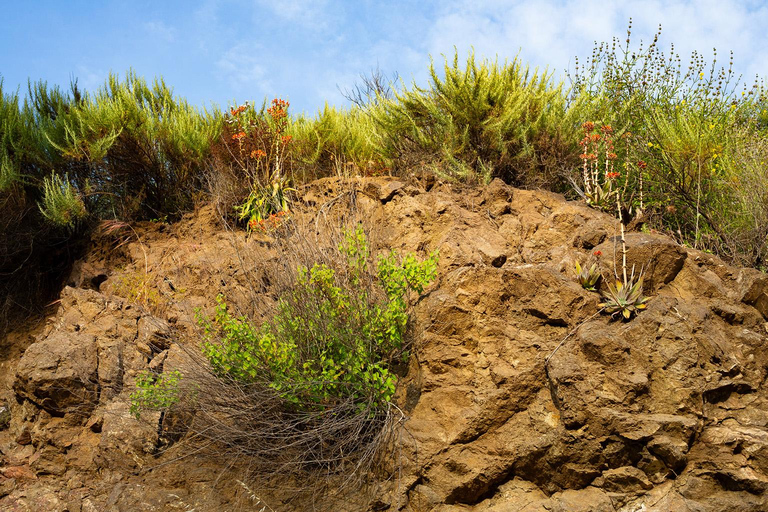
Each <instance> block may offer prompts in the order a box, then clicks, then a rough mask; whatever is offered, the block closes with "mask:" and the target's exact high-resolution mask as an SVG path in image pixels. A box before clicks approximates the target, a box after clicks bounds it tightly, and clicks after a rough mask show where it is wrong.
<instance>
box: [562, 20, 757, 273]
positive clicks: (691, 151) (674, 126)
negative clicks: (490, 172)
mask: <svg viewBox="0 0 768 512" xmlns="http://www.w3.org/2000/svg"><path fill="white" fill-rule="evenodd" d="M630 29H631V23H630ZM630 32H631V30H630ZM629 36H630V33H629V32H628V36H627V40H626V43H625V44H619V42H618V40H616V39H614V41H613V43H600V44H599V45H597V46H596V47H595V50H594V51H593V54H592V57H591V59H590V60H589V61H588V62H587V63H586V65H584V66H582V67H579V65H578V63H577V69H576V73H575V75H574V77H573V82H574V85H573V87H572V89H571V91H570V106H569V110H571V111H572V112H573V115H574V116H576V117H579V118H581V119H582V120H584V121H596V122H598V123H600V124H609V125H611V126H612V127H613V129H614V131H615V133H616V140H619V139H621V140H622V141H625V142H623V143H621V144H617V146H616V149H615V151H616V153H617V154H618V161H619V162H624V167H623V168H619V169H617V170H618V171H620V172H621V177H620V178H619V179H618V180H617V183H618V184H619V186H621V187H622V188H623V189H626V188H627V185H629V189H630V190H629V191H628V194H627V195H626V196H625V199H630V200H629V201H628V207H629V209H630V210H631V211H633V212H635V211H638V209H637V207H638V206H639V199H640V194H639V190H638V189H637V188H638V186H639V183H640V180H639V178H640V177H642V183H643V198H644V210H645V212H644V213H645V218H646V220H647V221H649V222H651V223H653V225H654V227H656V228H658V229H662V230H664V231H667V232H670V233H674V235H675V236H676V237H677V238H678V239H679V241H680V242H683V243H687V244H689V245H691V246H692V247H695V248H700V249H704V250H710V251H713V252H716V253H718V254H720V255H721V256H724V257H726V258H728V259H730V260H732V261H734V262H738V263H743V264H747V265H752V266H757V267H760V266H764V265H765V258H766V256H768V255H767V254H766V252H765V249H766V242H765V241H764V240H763V239H764V237H765V234H766V231H768V228H767V227H766V226H765V219H766V217H765V214H764V212H765V211H766V210H768V199H765V198H764V197H760V196H759V195H756V194H754V193H752V191H754V190H764V189H765V188H766V186H767V185H768V178H766V177H765V173H759V172H755V169H757V168H759V167H761V165H762V162H764V161H765V160H764V158H765V157H764V153H763V152H762V151H761V150H759V149H758V148H760V147H762V146H765V145H766V144H767V143H768V139H767V138H766V134H765V126H766V124H765V123H766V121H767V120H768V114H766V110H765V103H766V99H765V98H766V94H765V91H764V90H763V88H762V87H760V86H759V85H758V84H754V85H753V86H752V87H751V88H748V87H747V86H746V84H744V83H742V82H741V81H740V79H739V78H738V77H737V76H735V75H734V73H733V60H732V59H733V57H732V56H731V61H730V62H729V64H728V65H727V66H718V64H717V54H716V52H715V54H714V56H713V58H712V61H711V62H708V61H707V59H705V58H704V57H703V56H701V55H700V54H698V53H694V54H693V56H692V58H691V61H690V63H689V64H688V66H687V67H684V66H683V65H682V61H681V59H680V57H679V56H678V55H677V54H676V53H675V52H674V48H672V50H671V51H670V52H669V53H665V52H664V51H662V50H661V48H660V47H659V38H660V31H659V33H657V34H656V36H655V37H654V39H653V40H652V41H651V43H650V44H649V45H648V46H647V47H644V46H643V45H642V44H641V45H640V46H639V47H637V48H634V47H633V46H632V45H631V43H630V38H629ZM630 134H631V136H629V135H630ZM627 180H630V181H629V182H627ZM574 181H576V182H580V181H581V180H579V179H578V178H576V177H574Z"/></svg>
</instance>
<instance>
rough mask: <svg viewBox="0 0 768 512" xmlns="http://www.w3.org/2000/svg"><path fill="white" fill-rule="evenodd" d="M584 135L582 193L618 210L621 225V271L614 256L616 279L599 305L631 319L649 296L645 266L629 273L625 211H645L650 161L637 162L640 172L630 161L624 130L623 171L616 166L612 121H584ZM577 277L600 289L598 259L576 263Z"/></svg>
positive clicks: (583, 283)
mask: <svg viewBox="0 0 768 512" xmlns="http://www.w3.org/2000/svg"><path fill="white" fill-rule="evenodd" d="M582 130H583V132H584V137H583V138H582V139H581V146H582V150H583V151H582V154H581V160H582V168H581V174H582V176H581V177H582V183H583V186H584V190H583V192H582V195H583V197H584V199H585V201H586V202H587V204H588V205H590V206H592V207H594V208H599V209H602V210H606V211H608V210H609V209H613V210H614V211H615V212H616V216H617V219H618V221H619V226H620V228H621V275H619V271H618V270H617V267H618V264H617V263H616V261H615V260H614V266H613V267H614V268H613V274H614V278H615V279H614V280H609V281H610V282H608V284H607V291H606V292H605V293H604V294H603V302H602V303H601V304H600V306H601V307H602V308H603V310H604V311H607V312H608V313H610V314H611V315H614V316H615V315H621V317H622V318H624V319H625V320H628V319H629V318H630V317H631V316H632V315H633V314H636V313H637V312H638V311H640V310H642V309H644V308H645V302H646V301H647V300H648V299H647V298H646V297H644V296H643V294H642V292H643V275H642V274H643V273H642V270H641V271H640V273H639V274H638V275H637V276H636V275H635V269H634V267H633V268H632V270H631V273H630V274H629V275H628V273H627V244H626V239H625V236H624V235H625V231H626V226H625V215H627V214H635V215H637V216H639V215H641V214H642V209H643V175H644V173H645V170H646V168H647V164H646V163H645V162H643V161H642V160H641V161H639V162H637V164H636V168H637V172H634V173H633V172H631V171H632V170H633V166H632V164H630V163H629V155H630V149H631V147H630V139H631V137H632V135H631V134H630V133H629V132H625V133H623V134H622V135H621V136H620V137H619V141H621V142H623V144H622V145H621V146H623V147H621V149H622V150H623V153H624V154H623V157H624V161H625V162H624V165H623V173H622V172H621V171H619V170H617V166H616V162H617V160H618V158H619V156H618V154H617V147H616V139H615V136H614V130H613V128H612V127H611V126H610V125H602V126H600V127H597V125H595V123H593V122H586V123H584V124H583V125H582ZM635 191H638V192H639V204H638V205H635V204H634V197H635ZM599 256H601V253H600V251H596V252H595V253H593V257H595V258H597V257H599ZM575 271H576V279H577V281H578V282H579V284H581V286H582V287H584V288H585V289H587V290H590V291H597V285H598V283H599V281H600V279H601V278H602V273H601V271H600V269H599V265H598V262H595V263H593V264H592V265H591V266H588V263H586V264H585V265H584V266H583V267H582V266H581V264H580V263H579V262H576V265H575Z"/></svg>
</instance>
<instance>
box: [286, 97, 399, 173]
mask: <svg viewBox="0 0 768 512" xmlns="http://www.w3.org/2000/svg"><path fill="white" fill-rule="evenodd" d="M289 130H290V132H291V134H293V136H294V139H295V140H296V141H297V144H298V145H299V146H298V148H299V149H298V151H299V154H298V157H299V160H300V161H301V163H302V164H303V166H302V167H301V170H300V171H299V172H305V173H306V174H307V175H310V176H311V175H313V174H314V175H318V174H319V175H322V174H331V175H337V176H347V175H349V174H353V173H357V174H368V173H372V172H375V171H376V170H378V169H381V168H383V167H384V164H383V162H382V160H381V155H380V154H379V153H378V143H377V141H378V137H379V134H378V131H377V125H376V123H375V122H374V120H373V118H372V116H371V113H370V112H367V111H364V110H362V109H361V108H359V107H352V108H351V109H343V108H336V107H331V106H328V105H326V106H325V108H324V109H323V110H321V111H320V112H318V114H317V116H315V117H312V118H309V117H304V116H300V117H297V118H296V119H294V120H293V122H292V123H291V126H290V129H289ZM313 167H314V169H312V168H313ZM318 168H319V169H318Z"/></svg>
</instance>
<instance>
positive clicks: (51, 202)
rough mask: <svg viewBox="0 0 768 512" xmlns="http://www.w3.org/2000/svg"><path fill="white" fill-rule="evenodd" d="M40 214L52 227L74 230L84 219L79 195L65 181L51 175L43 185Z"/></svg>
mask: <svg viewBox="0 0 768 512" xmlns="http://www.w3.org/2000/svg"><path fill="white" fill-rule="evenodd" d="M39 207H40V212H41V213H42V214H43V217H45V218H46V219H48V220H49V221H50V222H51V223H52V224H53V225H55V226H59V227H65V228H70V229H72V228H74V227H75V225H76V224H77V223H78V222H79V221H81V220H82V219H83V218H85V216H86V214H87V212H86V211H85V204H83V200H82V198H81V197H80V194H78V193H77V191H76V190H75V189H74V187H72V184H71V183H70V182H69V180H68V179H67V175H64V178H63V179H62V178H60V177H59V176H57V175H55V174H51V177H50V178H46V179H45V180H44V184H43V199H42V201H41V202H40V205H39Z"/></svg>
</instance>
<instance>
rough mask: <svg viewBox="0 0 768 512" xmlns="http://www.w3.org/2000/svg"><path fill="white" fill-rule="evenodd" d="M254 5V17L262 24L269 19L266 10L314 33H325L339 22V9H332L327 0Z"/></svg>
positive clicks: (268, 0)
mask: <svg viewBox="0 0 768 512" xmlns="http://www.w3.org/2000/svg"><path fill="white" fill-rule="evenodd" d="M254 4H255V7H256V9H255V11H254V16H255V18H256V20H257V21H259V22H261V23H263V22H264V21H265V20H268V18H269V16H268V15H267V16H265V15H264V12H265V10H267V11H269V12H270V13H271V14H272V15H273V16H277V17H279V18H281V19H283V20H286V21H290V22H292V23H295V24H297V25H299V26H301V27H302V28H303V29H310V30H314V31H325V30H327V29H329V28H331V27H332V26H333V25H335V24H336V22H337V21H338V19H337V17H336V16H335V15H334V12H335V11H337V10H338V9H336V10H334V9H330V8H329V6H328V2H327V0H282V1H280V2H276V1H274V0H255V1H254Z"/></svg>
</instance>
